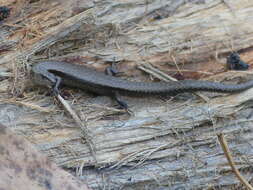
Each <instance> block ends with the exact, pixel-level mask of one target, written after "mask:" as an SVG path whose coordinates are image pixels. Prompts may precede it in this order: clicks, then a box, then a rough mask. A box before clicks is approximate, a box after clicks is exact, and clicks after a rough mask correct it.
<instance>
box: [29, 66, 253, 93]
mask: <svg viewBox="0 0 253 190" xmlns="http://www.w3.org/2000/svg"><path fill="white" fill-rule="evenodd" d="M32 73H33V75H34V77H35V78H34V82H35V83H37V84H40V85H46V86H49V87H50V86H51V87H52V85H55V84H56V83H57V81H58V84H59V83H61V84H63V85H67V86H71V87H77V88H80V89H83V90H88V91H92V92H95V93H98V94H102V95H107V96H115V93H117V94H121V95H133V96H138V95H167V94H168V95H171V94H178V93H183V92H194V91H211V92H224V93H233V92H240V91H243V90H246V89H249V88H251V87H253V80H250V81H248V82H245V83H241V84H223V83H218V82H209V81H198V80H182V81H177V82H175V81H173V82H132V81H128V80H123V79H120V78H118V77H114V76H109V75H106V74H104V73H101V72H97V71H95V70H92V69H90V68H87V67H85V66H81V65H75V64H70V63H65V62H57V61H46V62H40V63H38V64H36V65H35V66H34V67H33V68H32ZM56 88H57V89H58V85H56Z"/></svg>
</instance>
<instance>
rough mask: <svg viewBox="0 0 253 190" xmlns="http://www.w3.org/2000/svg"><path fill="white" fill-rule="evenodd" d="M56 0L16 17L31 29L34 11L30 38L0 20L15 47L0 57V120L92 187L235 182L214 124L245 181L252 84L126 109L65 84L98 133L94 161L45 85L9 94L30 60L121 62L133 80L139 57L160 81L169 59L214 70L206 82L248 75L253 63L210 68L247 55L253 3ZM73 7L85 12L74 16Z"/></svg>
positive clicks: (139, 101) (136, 102)
mask: <svg viewBox="0 0 253 190" xmlns="http://www.w3.org/2000/svg"><path fill="white" fill-rule="evenodd" d="M48 2H50V3H52V2H51V1H48ZM57 2H58V3H59V4H57V3H56V1H55V4H54V5H52V6H49V5H51V4H50V3H48V5H47V6H46V9H47V11H43V12H36V11H35V12H36V14H34V15H31V17H30V19H31V21H30V22H29V20H24V21H23V22H25V23H26V24H27V25H26V27H25V28H26V29H29V27H30V28H31V26H34V27H35V28H36V27H38V25H37V22H36V21H38V22H40V25H41V26H40V28H39V30H38V31H36V30H35V29H34V28H33V29H34V30H29V32H30V33H31V34H34V36H35V37H34V36H33V37H31V38H26V40H27V41H25V42H20V39H21V37H20V31H19V30H17V29H15V30H14V34H15V35H13V36H12V38H7V37H8V36H9V35H10V31H9V30H10V29H9V28H8V27H2V28H1V30H0V32H1V34H5V35H2V36H1V40H3V42H4V43H6V44H12V45H13V47H12V48H11V49H10V51H7V52H3V53H2V54H1V57H0V64H1V67H2V68H5V69H3V70H0V73H3V74H5V75H6V76H12V77H11V79H9V80H4V81H1V87H0V93H1V97H0V102H1V104H0V116H1V117H0V122H1V123H4V124H5V125H8V126H12V127H13V129H14V130H15V131H16V132H17V133H20V134H23V135H24V136H25V137H26V138H27V139H28V140H29V141H31V142H33V143H34V144H35V145H36V146H37V147H38V149H39V150H41V151H43V152H44V153H45V154H47V155H48V156H49V157H50V158H51V159H52V160H53V161H55V162H56V163H57V164H58V165H59V166H63V167H65V168H76V167H77V168H78V171H77V175H79V176H80V178H81V179H83V181H85V182H87V184H89V185H90V187H93V188H94V189H99V188H100V189H103V188H108V189H109V188H115V189H120V188H121V187H124V188H125V189H159V188H161V189H178V188H180V187H181V188H184V189H197V188H200V189H207V188H208V187H216V188H221V187H222V188H223V189H225V188H227V189H231V187H232V186H233V185H237V184H238V183H239V182H238V180H237V179H236V178H235V177H234V174H233V173H232V172H231V170H230V168H229V166H228V164H227V161H226V159H225V157H224V155H223V152H222V150H221V148H220V146H219V144H218V141H217V138H216V133H217V132H224V133H225V135H226V137H227V140H228V142H229V146H230V147H231V151H232V153H233V154H234V156H235V158H234V159H235V160H236V162H237V167H238V168H240V169H242V174H243V175H244V176H245V178H246V179H252V175H250V174H251V170H252V167H251V162H252V142H253V141H251V140H252V113H251V112H252V108H251V105H252V103H251V99H252V97H253V90H252V89H250V90H248V91H245V92H242V93H239V94H233V95H217V94H215V95H213V94H210V93H201V95H202V96H204V97H205V100H204V99H203V98H200V97H198V96H195V95H193V94H184V95H179V96H177V97H175V98H173V99H170V98H165V99H164V98H163V99H161V98H159V97H154V98H129V97H124V99H125V100H126V101H127V102H128V104H129V107H130V108H131V110H132V111H133V113H134V115H131V116H129V115H128V114H124V113H122V112H121V111H119V110H117V109H115V106H113V105H114V102H113V101H111V100H110V98H108V97H99V96H94V95H91V94H88V93H85V92H79V91H77V90H75V91H69V92H70V94H71V96H69V98H68V102H69V103H70V104H71V106H72V108H73V109H74V110H75V111H76V113H77V114H78V115H79V116H80V118H81V120H82V122H83V123H84V124H85V125H86V126H87V128H88V129H89V131H90V133H91V134H89V135H90V136H92V137H93V138H92V141H93V144H94V145H95V149H96V150H95V152H96V154H95V155H96V159H94V157H93V156H91V153H90V151H89V148H88V146H87V144H86V142H85V141H84V139H83V136H82V133H81V129H80V128H79V127H78V126H77V125H76V124H75V122H74V121H73V120H72V119H71V117H70V116H69V115H68V114H66V112H65V111H64V110H63V108H62V107H61V106H60V105H59V104H57V103H56V102H54V99H53V97H51V96H45V95H46V94H47V93H46V92H45V93H41V92H43V91H45V90H44V89H26V90H25V93H23V97H19V98H16V99H14V98H12V97H11V96H10V94H11V93H18V92H19V90H20V88H21V87H22V86H23V85H22V84H23V83H24V80H23V79H25V78H27V77H26V76H24V75H23V74H24V73H27V72H28V70H29V64H30V63H34V62H36V61H37V60H40V59H49V58H50V59H57V60H70V61H71V60H72V61H74V62H79V63H88V64H90V65H92V66H94V67H96V68H98V69H99V70H102V68H104V67H105V63H107V62H115V61H116V62H119V67H120V69H121V70H123V71H125V73H126V77H127V78H129V79H130V80H149V79H147V77H145V75H143V73H142V72H140V71H139V70H138V69H137V68H136V66H140V65H142V66H146V67H147V66H150V65H152V66H153V67H155V68H156V69H157V70H159V71H163V72H164V73H165V75H162V74H161V73H160V72H157V70H152V69H150V67H148V68H149V69H148V70H147V72H149V73H152V75H153V76H155V77H157V78H160V79H164V80H166V79H168V77H166V75H167V74H171V72H167V69H172V68H174V69H175V70H176V69H177V67H175V63H176V64H177V66H178V67H179V68H183V67H182V65H183V64H185V65H186V68H187V69H192V70H193V71H203V72H205V73H208V74H203V75H204V76H206V75H207V76H210V75H213V76H212V77H209V79H210V80H216V81H229V82H232V83H236V82H240V81H241V80H242V79H251V78H252V72H251V71H247V72H222V73H220V74H216V73H217V72H220V71H224V69H223V68H224V66H225V56H226V55H227V54H229V53H230V52H231V51H232V50H233V51H237V50H238V51H240V52H242V54H241V56H242V58H243V59H244V60H245V61H247V62H249V63H250V62H252V58H251V55H252V53H251V52H252V51H251V49H250V48H251V47H252V44H253V35H252V32H253V17H252V11H253V1H250V0H236V1H233V0H230V1H220V0H206V1H200V0H199V1H189V2H187V3H184V2H185V1H181V0H170V1H169V0H166V1H165V0H153V1H139V0H138V1H137V0H128V1H110V0H107V1H96V3H92V2H91V1H87V2H86V4H85V3H83V4H81V3H80V2H79V1H73V2H72V3H67V2H63V1H57ZM224 2H227V4H226V3H224ZM78 3H79V4H78ZM38 4H39V3H38ZM80 4H81V5H80ZM35 5H36V4H35ZM35 5H34V6H35ZM74 6H76V7H78V8H80V9H82V11H83V12H80V13H79V14H74V13H75V11H73V10H74V8H75V7H74ZM35 7H36V6H35ZM34 9H35V8H34ZM35 10H36V9H35ZM16 12H17V13H16V14H18V13H19V10H17V11H16ZM49 13H50V14H51V16H52V15H53V16H52V18H51V17H50V14H49ZM27 14H28V13H27ZM40 14H41V17H40ZM28 15H29V14H28ZM158 15H160V18H159V19H155V18H158V17H157V16H158ZM14 16H15V14H14ZM56 18H57V19H56ZM14 23H15V19H14V18H13V20H12V19H10V20H7V21H6V25H8V26H9V27H13V26H12V25H14ZM15 24H17V23H15ZM30 33H29V34H30ZM20 43H24V44H23V46H22V47H21V46H20ZM190 63H191V64H190ZM24 68H25V69H27V68H28V69H27V70H25V71H24ZM209 68H210V69H209ZM8 69H9V70H8ZM1 76H2V74H1ZM200 76H202V75H200ZM46 91H47V90H46ZM39 92H40V93H39ZM47 92H48V91H47ZM206 100H207V102H206ZM94 166H95V167H97V168H99V169H94V168H93V167H94Z"/></svg>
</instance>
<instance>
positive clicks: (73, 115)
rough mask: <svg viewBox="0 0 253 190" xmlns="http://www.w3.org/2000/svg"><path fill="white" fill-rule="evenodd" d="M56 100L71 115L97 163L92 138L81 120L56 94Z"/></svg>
mask: <svg viewBox="0 0 253 190" xmlns="http://www.w3.org/2000/svg"><path fill="white" fill-rule="evenodd" d="M56 97H57V99H58V100H59V101H60V102H61V104H62V105H63V107H64V108H65V110H66V111H67V112H68V113H69V114H70V115H71V117H72V118H73V119H74V120H75V122H76V123H77V125H78V126H79V127H80V128H81V130H82V133H83V136H84V138H85V140H86V142H87V144H88V147H89V149H90V152H91V154H92V156H93V158H94V159H95V162H96V163H97V159H96V154H95V148H94V147H95V146H94V143H93V142H92V140H91V139H92V137H91V136H90V132H89V130H88V128H87V126H85V125H84V124H83V123H82V121H81V119H80V118H79V117H78V116H77V114H76V113H75V112H74V110H73V109H72V108H71V107H70V105H69V104H68V103H67V102H66V101H65V100H64V99H63V98H62V97H61V95H60V94H58V95H57V96H56Z"/></svg>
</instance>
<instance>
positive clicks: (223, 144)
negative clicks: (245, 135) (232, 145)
mask: <svg viewBox="0 0 253 190" xmlns="http://www.w3.org/2000/svg"><path fill="white" fill-rule="evenodd" d="M217 136H218V140H219V142H220V144H221V147H222V149H223V152H224V154H225V156H226V158H227V160H228V163H229V165H230V167H231V168H232V171H233V172H234V173H235V175H236V177H237V178H238V179H239V181H240V182H241V183H242V184H244V185H245V187H247V188H248V189H250V190H253V187H252V186H251V185H250V184H249V183H248V181H246V179H245V178H244V177H243V176H242V175H241V173H240V172H239V170H238V169H237V168H236V167H235V162H234V160H233V158H232V156H231V153H230V151H229V148H228V144H227V141H226V139H225V138H224V135H223V133H219V134H217Z"/></svg>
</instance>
